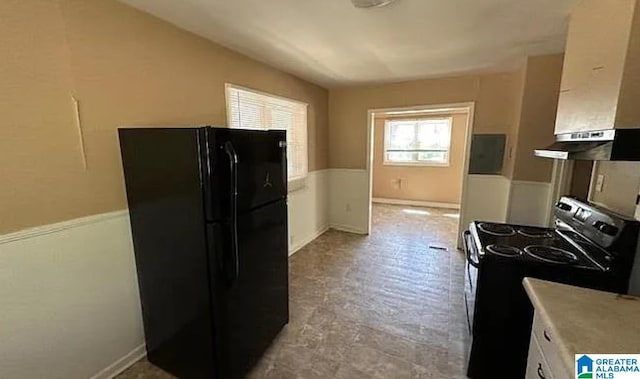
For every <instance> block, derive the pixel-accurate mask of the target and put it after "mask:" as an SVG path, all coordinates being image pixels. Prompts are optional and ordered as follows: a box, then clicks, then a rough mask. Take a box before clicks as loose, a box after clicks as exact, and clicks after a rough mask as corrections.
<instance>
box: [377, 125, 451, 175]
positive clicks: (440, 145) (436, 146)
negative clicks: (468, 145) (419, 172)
mask: <svg viewBox="0 0 640 379" xmlns="http://www.w3.org/2000/svg"><path fill="white" fill-rule="evenodd" d="M450 147H451V118H450V117H447V118H421V119H416V120H387V121H385V126H384V163H385V164H389V165H394V164H395V165H419V166H448V165H449V150H450Z"/></svg>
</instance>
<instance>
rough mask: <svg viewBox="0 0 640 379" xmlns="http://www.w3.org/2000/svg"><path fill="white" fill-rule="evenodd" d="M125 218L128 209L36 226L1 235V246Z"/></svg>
mask: <svg viewBox="0 0 640 379" xmlns="http://www.w3.org/2000/svg"><path fill="white" fill-rule="evenodd" d="M124 216H129V211H128V210H126V209H124V210H119V211H115V212H108V213H100V214H97V215H93V216H87V217H81V218H76V219H72V220H67V221H62V222H56V223H55V224H48V225H42V226H36V227H34V228H29V229H24V230H19V231H17V232H13V233H8V234H4V235H0V245H2V244H5V243H9V242H13V241H19V240H23V239H28V238H33V237H38V236H42V235H46V234H51V233H57V232H60V231H63V230H66V229H72V228H77V227H80V226H83V225H87V224H95V223H97V222H101V221H105V220H109V219H112V218H117V217H124Z"/></svg>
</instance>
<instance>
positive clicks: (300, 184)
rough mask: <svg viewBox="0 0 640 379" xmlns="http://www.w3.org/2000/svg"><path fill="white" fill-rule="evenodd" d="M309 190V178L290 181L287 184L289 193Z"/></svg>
mask: <svg viewBox="0 0 640 379" xmlns="http://www.w3.org/2000/svg"><path fill="white" fill-rule="evenodd" d="M305 188H307V177H306V176H305V177H303V178H298V179H293V180H289V182H288V183H287V192H288V193H292V192H297V191H300V190H303V189H305Z"/></svg>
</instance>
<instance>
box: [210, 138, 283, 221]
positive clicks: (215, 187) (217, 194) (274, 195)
mask: <svg viewBox="0 0 640 379" xmlns="http://www.w3.org/2000/svg"><path fill="white" fill-rule="evenodd" d="M207 132H208V135H209V139H208V144H209V155H210V156H211V157H212V159H210V161H209V164H210V177H211V192H212V194H211V196H212V198H213V199H222V201H213V202H212V204H211V205H212V208H213V210H212V212H211V214H212V219H214V220H216V219H223V220H224V219H227V218H228V217H229V212H230V209H229V201H228V200H227V199H229V194H230V193H231V191H232V190H233V189H232V185H231V184H232V183H231V181H232V178H233V176H234V175H235V177H236V178H237V194H238V198H237V210H238V213H244V212H247V211H249V210H251V209H255V208H258V207H260V206H263V205H265V204H269V203H271V202H273V201H276V200H279V199H283V198H285V197H286V196H287V160H286V150H285V149H286V147H285V145H286V144H285V141H286V133H285V132H284V131H275V130H274V131H259V130H241V129H227V128H209V129H208V130H207ZM234 161H236V162H237V163H236V165H235V167H232V166H233V162H234ZM233 170H235V171H236V172H235V174H234V173H233V172H232V171H233Z"/></svg>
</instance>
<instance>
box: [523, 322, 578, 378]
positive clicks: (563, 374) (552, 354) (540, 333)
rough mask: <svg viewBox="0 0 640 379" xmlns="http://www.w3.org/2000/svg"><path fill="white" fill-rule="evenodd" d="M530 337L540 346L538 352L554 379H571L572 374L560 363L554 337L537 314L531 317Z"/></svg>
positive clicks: (560, 358)
mask: <svg viewBox="0 0 640 379" xmlns="http://www.w3.org/2000/svg"><path fill="white" fill-rule="evenodd" d="M531 337H532V338H533V337H535V339H536V340H537V342H538V344H539V345H540V351H541V352H542V355H543V356H544V357H545V359H546V361H547V363H548V364H549V370H550V372H552V373H553V375H554V377H555V379H569V378H571V374H572V373H571V372H568V371H567V367H566V366H565V364H564V363H563V361H562V357H561V356H560V350H559V348H558V345H557V341H556V340H555V336H554V335H553V334H552V333H551V331H550V330H549V327H548V326H547V325H545V323H544V322H543V321H542V319H541V318H540V315H539V314H538V312H536V313H535V315H534V316H533V329H532V331H531ZM572 371H573V370H572Z"/></svg>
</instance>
